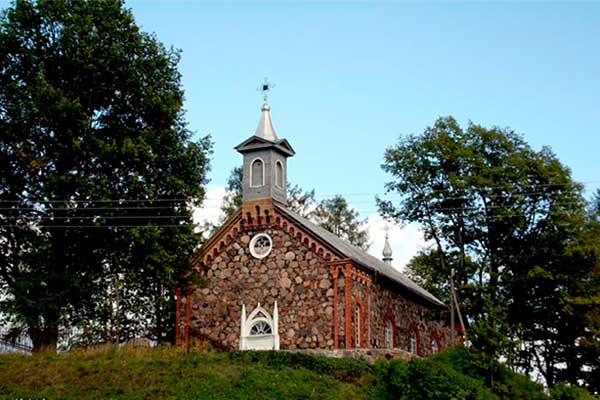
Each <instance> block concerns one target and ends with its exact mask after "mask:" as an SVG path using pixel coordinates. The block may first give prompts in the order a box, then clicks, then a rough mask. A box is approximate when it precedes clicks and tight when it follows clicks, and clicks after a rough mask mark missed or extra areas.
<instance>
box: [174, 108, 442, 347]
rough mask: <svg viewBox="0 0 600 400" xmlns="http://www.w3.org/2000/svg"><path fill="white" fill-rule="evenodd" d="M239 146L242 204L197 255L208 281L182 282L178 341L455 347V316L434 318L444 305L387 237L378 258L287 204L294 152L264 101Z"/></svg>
mask: <svg viewBox="0 0 600 400" xmlns="http://www.w3.org/2000/svg"><path fill="white" fill-rule="evenodd" d="M235 149H236V150H237V151H238V152H239V153H241V154H242V156H243V205H242V207H241V209H239V210H238V211H237V212H236V213H235V214H234V215H233V216H231V217H230V218H229V219H228V220H227V221H226V222H225V223H224V224H223V225H222V226H221V227H220V228H219V229H218V230H217V231H216V232H215V233H214V234H213V235H212V237H210V238H209V239H208V240H207V241H206V242H205V243H204V245H203V246H202V248H201V249H199V250H198V251H197V253H196V254H195V255H194V256H193V258H192V267H193V268H195V269H196V270H197V271H198V272H199V273H201V274H202V276H203V277H204V278H205V283H204V284H203V285H201V286H199V287H187V288H181V289H178V290H177V293H176V299H177V301H176V302H177V310H176V343H177V344H179V345H182V344H183V345H189V343H190V341H193V340H195V338H198V339H201V340H209V341H211V342H212V343H214V344H216V345H217V346H219V347H222V348H225V349H242V350H244V349H274V350H279V349H290V350H299V349H320V350H336V349H357V348H388V349H392V348H393V349H402V350H405V351H408V352H411V353H414V354H418V355H428V354H431V353H435V352H437V351H439V350H440V349H442V348H444V347H446V346H448V345H449V341H450V339H449V336H450V335H449V327H448V324H447V322H446V321H444V320H440V319H436V318H434V317H432V315H435V311H439V310H440V309H441V308H443V307H445V305H444V304H443V303H442V302H441V301H440V300H438V299H437V298H436V297H434V296H433V295H432V294H430V293H429V292H427V291H426V290H424V289H423V288H421V287H420V286H418V285H417V284H415V283H414V282H412V281H411V280H410V279H408V278H407V277H406V276H404V275H403V274H402V273H400V272H399V271H398V270H396V269H395V268H393V267H392V266H391V249H390V248H389V244H388V243H387V238H386V247H385V249H384V258H383V260H380V259H378V258H376V257H373V256H371V255H369V254H367V253H366V252H364V251H363V250H361V249H359V248H357V247H354V246H352V245H350V244H349V243H347V242H345V241H344V240H342V239H340V238H338V237H337V236H335V235H334V234H332V233H330V232H329V231H327V230H325V229H323V228H321V227H320V226H318V225H316V224H314V223H312V222H311V221H309V220H307V219H306V218H304V217H302V216H300V215H298V214H296V213H294V212H292V211H291V210H289V209H288V208H287V206H286V205H287V194H286V187H287V172H288V158H290V157H292V156H294V154H295V152H294V149H293V148H292V146H291V145H290V143H289V142H288V141H287V140H286V139H280V138H279V137H278V136H277V134H276V132H275V129H274V128H273V124H272V122H271V116H270V106H269V104H268V103H267V102H266V100H265V103H264V104H263V105H262V109H261V117H260V121H259V124H258V128H257V130H256V133H255V134H254V135H252V136H251V137H250V138H248V139H246V140H245V141H243V142H242V143H241V144H239V145H238V146H237V147H236V148H235ZM331 179H335V177H334V176H332V177H331ZM432 311H434V312H433V313H432Z"/></svg>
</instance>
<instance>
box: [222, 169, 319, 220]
mask: <svg viewBox="0 0 600 400" xmlns="http://www.w3.org/2000/svg"><path fill="white" fill-rule="evenodd" d="M242 179H243V170H242V167H235V168H233V169H232V170H231V172H230V174H229V178H227V186H226V187H225V189H226V192H225V196H224V197H223V204H222V205H221V212H222V213H223V216H222V217H221V218H220V220H219V224H222V223H223V222H225V221H226V220H227V219H228V218H229V217H231V216H232V215H233V214H234V213H235V212H236V211H237V210H238V209H239V208H240V207H241V206H242V201H243V200H242V190H243V186H242ZM287 191H288V208H289V209H290V210H292V211H294V212H296V213H298V214H300V215H302V216H303V217H307V216H308V215H309V213H310V211H311V209H312V208H313V205H314V202H315V191H314V190H311V191H308V192H305V191H304V190H303V189H302V188H301V187H300V186H298V185H293V186H292V185H291V184H290V183H289V182H288V185H287ZM214 228H216V227H212V230H214Z"/></svg>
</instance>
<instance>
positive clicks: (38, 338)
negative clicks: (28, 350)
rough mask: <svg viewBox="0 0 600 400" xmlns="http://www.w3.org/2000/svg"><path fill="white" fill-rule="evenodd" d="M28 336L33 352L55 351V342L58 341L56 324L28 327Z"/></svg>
mask: <svg viewBox="0 0 600 400" xmlns="http://www.w3.org/2000/svg"><path fill="white" fill-rule="evenodd" d="M29 336H31V341H32V343H33V350H32V351H33V352H34V353H42V352H51V353H56V344H57V342H58V324H52V325H51V326H46V327H43V328H30V329H29Z"/></svg>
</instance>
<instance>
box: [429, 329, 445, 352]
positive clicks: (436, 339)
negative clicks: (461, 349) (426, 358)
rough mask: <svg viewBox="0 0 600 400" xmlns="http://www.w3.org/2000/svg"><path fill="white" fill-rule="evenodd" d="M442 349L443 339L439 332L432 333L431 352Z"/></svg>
mask: <svg viewBox="0 0 600 400" xmlns="http://www.w3.org/2000/svg"><path fill="white" fill-rule="evenodd" d="M440 350H442V341H441V338H440V335H439V334H438V333H437V332H433V333H432V334H431V354H435V353H438V352H439V351H440Z"/></svg>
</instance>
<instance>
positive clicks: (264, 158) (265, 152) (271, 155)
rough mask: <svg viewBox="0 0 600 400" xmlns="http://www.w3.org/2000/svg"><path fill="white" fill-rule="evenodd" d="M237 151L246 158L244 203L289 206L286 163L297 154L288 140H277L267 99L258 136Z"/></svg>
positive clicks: (243, 188) (257, 129)
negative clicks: (274, 202)
mask: <svg viewBox="0 0 600 400" xmlns="http://www.w3.org/2000/svg"><path fill="white" fill-rule="evenodd" d="M263 90H268V86H267V89H263ZM235 149H236V150H237V151H238V152H240V153H241V154H242V155H243V156H244V164H243V172H242V197H243V202H244V203H247V202H252V201H258V200H274V201H276V202H278V203H280V204H282V205H287V159H288V157H292V156H293V155H294V154H296V153H295V151H294V149H293V148H292V146H290V144H289V143H288V141H287V140H286V139H279V137H278V136H277V133H276V132H275V129H274V128H273V123H272V122H271V107H270V106H269V103H268V102H267V99H266V97H265V101H264V103H263V105H262V107H261V116H260V120H259V122H258V127H257V128H256V132H255V133H254V135H252V136H251V137H250V138H248V139H246V140H245V141H243V142H242V143H240V144H239V145H237V146H236V147H235Z"/></svg>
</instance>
